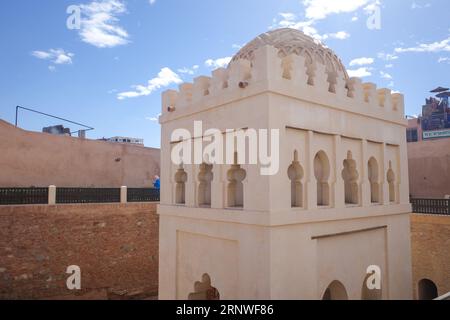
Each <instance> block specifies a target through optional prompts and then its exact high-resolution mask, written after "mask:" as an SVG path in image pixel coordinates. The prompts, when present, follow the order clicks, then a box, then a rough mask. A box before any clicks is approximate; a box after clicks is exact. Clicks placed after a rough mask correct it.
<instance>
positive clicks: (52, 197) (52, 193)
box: [48, 185, 56, 206]
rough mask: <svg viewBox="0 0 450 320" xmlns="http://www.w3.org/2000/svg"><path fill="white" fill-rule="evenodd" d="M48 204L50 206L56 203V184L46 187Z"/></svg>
mask: <svg viewBox="0 0 450 320" xmlns="http://www.w3.org/2000/svg"><path fill="white" fill-rule="evenodd" d="M48 204H49V205H51V206H53V205H55V204H56V186H53V185H52V186H49V187H48Z"/></svg>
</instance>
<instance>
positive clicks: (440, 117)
mask: <svg viewBox="0 0 450 320" xmlns="http://www.w3.org/2000/svg"><path fill="white" fill-rule="evenodd" d="M431 92H432V93H436V97H431V98H429V99H426V105H424V106H423V112H422V115H421V116H419V117H418V118H412V119H409V120H408V129H407V131H406V132H407V141H408V162H409V189H410V194H411V196H412V197H413V198H437V199H441V198H444V197H445V196H446V195H450V182H449V181H450V108H449V104H448V98H449V92H448V89H447V88H442V87H439V88H437V89H434V90H432V91H431Z"/></svg>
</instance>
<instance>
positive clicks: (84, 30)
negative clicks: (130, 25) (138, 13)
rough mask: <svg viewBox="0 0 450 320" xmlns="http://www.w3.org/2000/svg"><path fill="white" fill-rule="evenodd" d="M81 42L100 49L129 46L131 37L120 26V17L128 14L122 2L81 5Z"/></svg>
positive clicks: (110, 1) (109, 1) (93, 2)
mask: <svg viewBox="0 0 450 320" xmlns="http://www.w3.org/2000/svg"><path fill="white" fill-rule="evenodd" d="M80 8H81V28H80V31H79V32H80V36H81V40H82V41H84V42H86V43H89V44H91V45H93V46H96V47H98V48H112V47H115V46H119V45H124V44H127V43H128V42H129V41H128V38H129V35H128V33H127V31H126V30H125V29H124V28H122V27H121V26H119V25H118V22H119V19H118V16H119V15H121V14H123V13H125V12H126V5H125V4H124V3H123V2H122V1H121V0H97V1H92V2H91V3H89V4H82V5H80Z"/></svg>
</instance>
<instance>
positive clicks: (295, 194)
mask: <svg viewBox="0 0 450 320" xmlns="http://www.w3.org/2000/svg"><path fill="white" fill-rule="evenodd" d="M303 175H304V172H303V168H302V166H301V165H300V162H299V161H298V152H297V150H296V151H294V160H293V161H292V164H291V165H290V166H289V168H288V177H289V180H290V181H291V207H292V208H302V207H303V184H302V179H303Z"/></svg>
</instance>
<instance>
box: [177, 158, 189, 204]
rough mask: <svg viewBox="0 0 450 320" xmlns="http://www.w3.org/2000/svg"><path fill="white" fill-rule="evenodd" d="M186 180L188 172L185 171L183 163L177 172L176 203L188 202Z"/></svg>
mask: <svg viewBox="0 0 450 320" xmlns="http://www.w3.org/2000/svg"><path fill="white" fill-rule="evenodd" d="M186 181H187V173H186V171H184V168H183V165H180V167H179V168H178V170H177V172H176V173H175V183H176V186H175V203H176V204H186Z"/></svg>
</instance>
